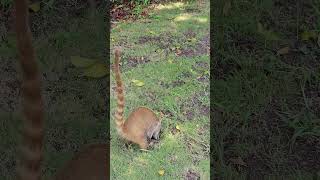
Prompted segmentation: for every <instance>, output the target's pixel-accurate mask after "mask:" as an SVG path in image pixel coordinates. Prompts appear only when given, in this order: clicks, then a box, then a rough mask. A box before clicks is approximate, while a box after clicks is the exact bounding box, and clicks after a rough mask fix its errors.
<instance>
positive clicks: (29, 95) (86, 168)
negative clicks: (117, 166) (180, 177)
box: [14, 0, 109, 180]
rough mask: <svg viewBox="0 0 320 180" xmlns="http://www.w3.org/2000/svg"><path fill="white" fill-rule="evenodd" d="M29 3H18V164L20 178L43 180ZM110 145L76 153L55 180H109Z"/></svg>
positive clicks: (38, 92)
mask: <svg viewBox="0 0 320 180" xmlns="http://www.w3.org/2000/svg"><path fill="white" fill-rule="evenodd" d="M27 2H28V1H27V0H15V2H14V5H15V10H16V11H15V12H16V33H17V43H18V50H19V55H20V57H19V59H20V65H21V70H22V73H23V74H22V78H23V80H22V95H23V100H24V102H23V112H24V119H23V120H24V128H23V133H22V138H23V139H22V140H23V142H22V144H21V147H20V148H19V150H20V153H19V155H20V157H19V158H18V162H17V179H20V180H40V179H41V164H42V159H43V158H42V157H43V152H42V150H43V135H44V128H43V123H44V122H43V111H44V108H43V100H42V96H41V84H40V73H39V71H38V66H37V63H36V60H35V55H34V49H33V47H32V42H31V32H30V28H29V23H28V18H29V13H28V3H27ZM108 152H109V146H108V144H107V143H105V144H93V145H90V146H87V148H85V149H84V150H83V151H81V152H80V153H77V154H76V155H75V156H74V158H73V159H72V160H71V161H69V162H68V163H67V164H66V166H65V167H64V168H62V169H61V170H60V171H58V173H57V176H56V177H55V178H54V180H103V179H108V178H109V173H108V172H109V160H108V159H107V158H108V154H109V153H108Z"/></svg>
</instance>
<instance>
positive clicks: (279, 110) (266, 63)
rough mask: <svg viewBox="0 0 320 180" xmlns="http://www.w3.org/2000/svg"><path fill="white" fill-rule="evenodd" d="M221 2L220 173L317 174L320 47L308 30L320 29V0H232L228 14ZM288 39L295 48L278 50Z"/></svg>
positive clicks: (216, 92)
mask: <svg viewBox="0 0 320 180" xmlns="http://www.w3.org/2000/svg"><path fill="white" fill-rule="evenodd" d="M306 4H311V6H307V5H306ZM215 5H216V7H215V8H214V11H215V13H216V14H215V15H217V16H216V17H217V18H215V19H214V21H213V23H214V25H216V27H218V29H217V30H218V31H216V32H215V33H214V34H215V35H216V39H215V40H214V41H215V42H216V44H215V45H216V46H215V54H216V58H215V61H214V62H213V63H214V67H213V68H214V70H213V72H214V75H213V79H214V80H213V82H212V83H213V84H214V88H211V95H212V100H213V101H212V104H213V106H214V112H213V118H214V123H213V126H214V129H212V131H211V132H212V133H213V134H214V139H213V145H214V152H213V154H214V162H213V163H214V167H215V169H216V171H215V172H216V173H215V176H216V177H219V178H221V179H247V178H251V179H263V178H264V179H312V178H313V177H315V176H316V173H317V172H318V173H319V169H320V166H319V157H320V154H319V152H320V151H319V137H320V114H319V105H320V101H319V90H320V86H319V85H320V78H319V77H320V76H319V75H320V64H319V61H318V60H317V59H319V48H318V45H317V43H316V41H315V40H312V39H310V40H306V41H303V40H301V33H303V32H304V31H307V32H310V31H314V30H315V31H316V32H318V33H319V21H316V20H312V19H310V16H311V15H315V16H316V17H317V18H319V13H316V12H317V11H316V10H319V6H318V5H319V1H308V2H306V3H301V4H300V5H297V4H295V3H292V2H290V3H289V2H283V3H280V5H279V4H278V5H277V4H276V3H273V2H272V1H268V0H264V1H231V8H230V10H229V11H228V15H227V16H218V14H222V11H223V7H225V4H224V3H221V4H215ZM297 6H298V7H300V10H301V9H303V11H300V14H297V11H296V10H297ZM293 9H294V10H293ZM298 9H299V8H298ZM258 23H261V24H262V25H263V26H264V30H262V31H261V30H259V28H258ZM219 25H222V26H219ZM220 27H222V28H220ZM283 47H290V48H291V51H290V52H289V53H287V54H284V55H277V51H278V50H279V49H281V48H283ZM306 47H307V48H306ZM239 158H240V159H241V160H242V161H243V162H241V161H239V160H237V161H235V160H234V159H239Z"/></svg>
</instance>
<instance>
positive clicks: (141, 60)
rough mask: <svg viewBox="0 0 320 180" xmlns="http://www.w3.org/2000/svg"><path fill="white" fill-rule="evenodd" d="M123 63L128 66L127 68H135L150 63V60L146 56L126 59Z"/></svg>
mask: <svg viewBox="0 0 320 180" xmlns="http://www.w3.org/2000/svg"><path fill="white" fill-rule="evenodd" d="M125 62H126V65H128V66H129V67H136V66H137V65H139V64H146V63H148V62H150V59H149V58H148V57H147V56H141V57H128V58H127V60H126V61H125Z"/></svg>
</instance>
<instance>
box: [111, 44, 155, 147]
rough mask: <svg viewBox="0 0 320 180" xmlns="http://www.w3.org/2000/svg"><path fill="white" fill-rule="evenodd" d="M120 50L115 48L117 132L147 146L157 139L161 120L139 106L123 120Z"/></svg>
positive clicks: (140, 144) (127, 138) (141, 145)
mask: <svg viewBox="0 0 320 180" xmlns="http://www.w3.org/2000/svg"><path fill="white" fill-rule="evenodd" d="M119 63H120V50H119V49H116V50H115V77H116V83H117V98H118V101H117V111H116V114H115V120H116V125H117V130H118V133H119V134H120V135H121V137H123V138H124V139H126V140H129V141H131V142H134V143H136V144H139V146H140V148H141V149H147V148H148V147H149V144H150V143H149V141H150V139H151V138H154V139H159V132H160V129H161V121H160V120H159V119H158V118H157V116H156V115H155V113H154V112H153V111H152V110H150V109H148V108H146V107H139V108H137V109H135V110H134V111H133V112H131V114H130V115H129V116H128V119H127V120H126V121H125V120H124V119H123V112H124V93H123V91H124V87H123V83H122V80H121V76H120V67H119Z"/></svg>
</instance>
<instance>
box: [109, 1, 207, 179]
mask: <svg viewBox="0 0 320 180" xmlns="http://www.w3.org/2000/svg"><path fill="white" fill-rule="evenodd" d="M208 3H209V2H205V4H203V5H200V6H196V5H195V4H194V3H190V4H188V3H181V2H180V3H179V2H178V3H166V4H162V5H157V6H156V7H155V8H154V9H152V10H150V9H149V10H148V12H149V13H150V17H149V18H140V19H138V20H136V21H119V22H117V23H116V24H115V25H113V26H114V27H113V28H112V30H111V53H113V52H112V49H113V47H114V46H121V47H122V48H123V50H122V52H123V54H122V66H121V70H122V78H123V81H124V84H125V98H126V106H125V116H126V117H127V116H128V114H129V112H131V111H132V110H133V109H134V108H136V107H138V106H147V107H149V108H151V109H153V110H154V111H155V112H156V113H157V114H160V112H162V113H163V114H164V117H163V118H162V133H161V135H160V142H159V143H158V144H156V145H155V147H154V148H153V149H152V150H151V151H150V152H143V151H140V150H139V147H138V146H136V145H129V146H126V145H125V142H124V141H123V140H122V139H120V137H119V136H118V135H117V132H116V130H115V123H114V121H113V118H114V117H113V113H114V109H115V107H116V99H115V98H116V95H115V91H114V90H113V89H114V88H115V81H114V76H113V75H112V76H111V99H110V104H111V111H110V116H111V124H110V127H111V128H110V133H111V179H182V178H188V177H201V179H209V134H210V132H209V128H208V126H209V94H208V91H209V89H208V88H209V72H208V71H209V54H208V53H207V52H206V51H204V52H203V50H202V49H205V48H206V46H204V45H203V43H205V40H206V38H207V39H208V38H209V8H208V7H209V6H208ZM208 42H209V41H208V40H207V43H208ZM207 46H209V44H207ZM199 49H200V50H199ZM201 50H202V51H201ZM111 57H112V58H111V59H112V60H113V54H112V55H111ZM133 79H136V80H140V81H143V82H144V86H142V87H138V86H135V85H134V84H133V83H132V82H131V81H132V80H133ZM177 127H178V129H180V130H178V129H177ZM160 170H164V175H163V176H160V175H159V173H158V171H160Z"/></svg>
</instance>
